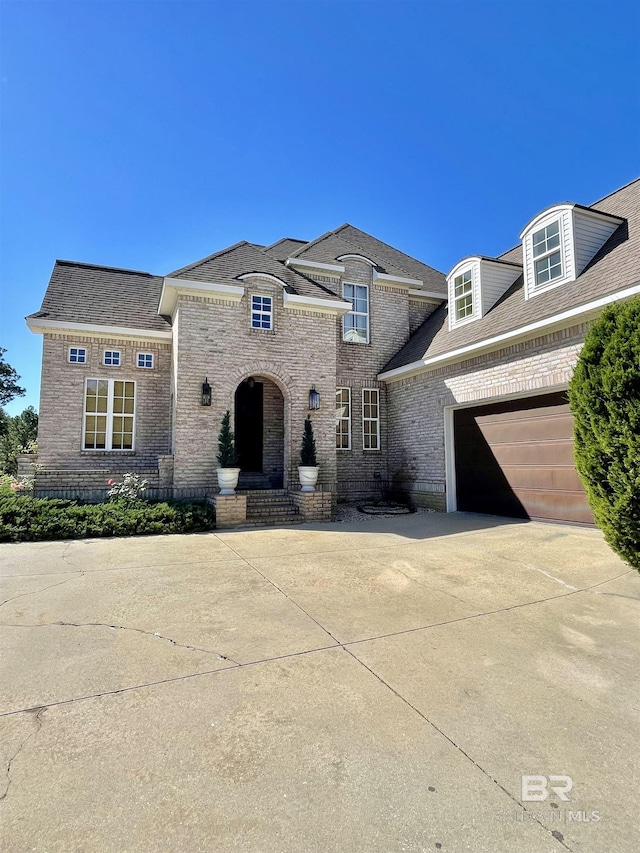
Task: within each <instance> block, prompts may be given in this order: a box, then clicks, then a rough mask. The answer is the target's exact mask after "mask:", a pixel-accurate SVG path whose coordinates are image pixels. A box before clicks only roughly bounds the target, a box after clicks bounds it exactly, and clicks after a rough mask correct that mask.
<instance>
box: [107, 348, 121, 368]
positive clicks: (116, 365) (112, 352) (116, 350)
mask: <svg viewBox="0 0 640 853" xmlns="http://www.w3.org/2000/svg"><path fill="white" fill-rule="evenodd" d="M108 352H110V353H111V358H112V359H113V355H114V353H117V354H118V363H117V364H106V363H105V358H106V357H107V353H108ZM102 366H103V367H122V350H120V349H104V350H102Z"/></svg>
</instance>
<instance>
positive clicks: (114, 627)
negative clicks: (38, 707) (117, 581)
mask: <svg viewBox="0 0 640 853" xmlns="http://www.w3.org/2000/svg"><path fill="white" fill-rule="evenodd" d="M55 627H61V628H111V629H112V630H114V631H133V632H134V633H136V634H146V635H147V636H148V637H155V638H156V639H157V640H166V642H168V643H171V645H172V646H176V647H177V648H180V649H189V650H190V651H193V652H203V653H204V654H207V655H217V656H218V657H219V658H220V660H228V661H230V663H232V664H234V665H235V666H242V664H240V663H238V661H235V660H233V658H230V657H229V656H228V655H223V654H221V653H220V652H218V651H216V650H215V649H203V648H201V647H200V646H192V645H189V644H188V643H179V642H178V641H177V640H173V639H172V638H171V637H165V636H164V634H160V633H158V632H157V631H145V630H144V629H143V628H131V627H129V626H128V625H112V624H111V623H110V622H63V621H59V622H38V623H36V624H29V623H25V622H9V623H4V624H0V628H55Z"/></svg>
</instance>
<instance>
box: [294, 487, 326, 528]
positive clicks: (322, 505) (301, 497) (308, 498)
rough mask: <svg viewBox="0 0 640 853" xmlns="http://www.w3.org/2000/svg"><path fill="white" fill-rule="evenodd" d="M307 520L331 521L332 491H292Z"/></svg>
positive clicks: (298, 507)
mask: <svg viewBox="0 0 640 853" xmlns="http://www.w3.org/2000/svg"><path fill="white" fill-rule="evenodd" d="M289 494H290V495H291V500H292V501H293V503H294V505H295V506H296V507H297V509H298V512H299V513H300V515H301V516H302V517H303V518H304V520H305V521H331V492H297V491H296V492H290V493H289Z"/></svg>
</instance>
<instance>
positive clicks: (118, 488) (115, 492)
mask: <svg viewBox="0 0 640 853" xmlns="http://www.w3.org/2000/svg"><path fill="white" fill-rule="evenodd" d="M147 483H148V480H143V479H142V477H141V476H140V475H139V474H134V473H133V472H131V471H130V472H129V473H128V474H123V475H122V482H120V483H116V481H115V480H114V478H113V477H110V478H109V479H108V480H107V485H108V486H111V488H110V489H109V491H108V492H107V496H108V498H109V500H111V501H118V500H120V501H122V500H125V501H138V500H140V498H141V497H142V493H143V492H144V491H146V488H147Z"/></svg>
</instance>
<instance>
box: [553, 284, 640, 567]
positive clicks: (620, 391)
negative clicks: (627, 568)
mask: <svg viewBox="0 0 640 853" xmlns="http://www.w3.org/2000/svg"><path fill="white" fill-rule="evenodd" d="M569 402H570V405H571V409H572V411H573V413H574V416H575V428H574V437H575V460H576V467H577V469H578V473H579V474H580V477H581V478H582V482H583V483H584V487H585V489H586V492H587V496H588V498H589V504H590V506H591V509H592V510H593V515H594V518H595V521H596V524H597V525H598V527H599V528H600V529H601V530H602V531H603V533H604V535H605V538H606V540H607V542H608V543H609V544H610V545H611V547H612V548H613V549H614V550H615V551H616V552H617V553H618V554H619V555H620V556H621V557H622V559H623V560H626V562H627V563H629V565H631V566H633V567H634V568H636V569H639V570H640V298H637V299H633V300H631V301H629V302H624V303H618V304H614V305H611V306H609V307H608V308H607V309H606V310H605V311H604V313H603V314H602V315H601V317H600V318H599V319H598V320H597V321H596V322H595V323H594V324H593V325H592V326H591V328H590V330H589V332H588V334H587V336H586V339H585V342H584V346H583V348H582V352H581V353H580V358H579V360H578V364H577V366H576V370H575V373H574V376H573V379H572V381H571V387H570V391H569Z"/></svg>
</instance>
